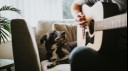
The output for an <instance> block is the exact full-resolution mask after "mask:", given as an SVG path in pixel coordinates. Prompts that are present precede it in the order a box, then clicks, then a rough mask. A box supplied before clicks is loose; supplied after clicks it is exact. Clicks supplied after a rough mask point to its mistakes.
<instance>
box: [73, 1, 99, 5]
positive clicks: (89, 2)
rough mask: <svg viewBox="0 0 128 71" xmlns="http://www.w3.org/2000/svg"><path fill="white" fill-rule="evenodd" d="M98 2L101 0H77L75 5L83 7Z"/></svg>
mask: <svg viewBox="0 0 128 71" xmlns="http://www.w3.org/2000/svg"><path fill="white" fill-rule="evenodd" d="M97 1H100V0H76V1H75V3H76V4H78V5H83V4H94V3H96V2H97Z"/></svg>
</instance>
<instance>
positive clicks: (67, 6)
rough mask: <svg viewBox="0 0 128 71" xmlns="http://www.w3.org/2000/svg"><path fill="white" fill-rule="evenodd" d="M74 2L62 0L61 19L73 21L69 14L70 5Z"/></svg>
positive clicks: (72, 0)
mask: <svg viewBox="0 0 128 71" xmlns="http://www.w3.org/2000/svg"><path fill="white" fill-rule="evenodd" d="M74 1H75V0H63V1H62V6H63V19H73V16H72V14H71V5H72V3H73V2H74Z"/></svg>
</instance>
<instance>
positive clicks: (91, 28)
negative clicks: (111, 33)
mask: <svg viewBox="0 0 128 71" xmlns="http://www.w3.org/2000/svg"><path fill="white" fill-rule="evenodd" d="M89 31H90V34H93V33H94V20H91V22H90V25H89Z"/></svg>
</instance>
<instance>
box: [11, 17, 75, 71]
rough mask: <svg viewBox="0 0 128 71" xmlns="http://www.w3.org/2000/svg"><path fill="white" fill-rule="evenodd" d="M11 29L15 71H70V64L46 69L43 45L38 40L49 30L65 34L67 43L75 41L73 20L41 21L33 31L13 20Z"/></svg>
mask: <svg viewBox="0 0 128 71" xmlns="http://www.w3.org/2000/svg"><path fill="white" fill-rule="evenodd" d="M11 27H12V45H13V55H14V62H15V71H70V64H61V65H57V66H55V67H54V68H52V69H47V67H46V66H47V65H48V64H49V62H48V61H47V60H45V59H46V58H45V54H46V50H45V47H44V45H41V44H40V38H41V37H42V36H43V35H44V34H46V33H47V32H49V31H51V30H58V31H65V32H66V34H67V36H68V41H69V42H72V41H76V33H77V32H76V23H75V21H74V20H61V21H48V20H47V21H46V20H42V21H40V22H39V24H38V26H37V27H34V28H33V29H34V30H33V29H32V28H30V27H29V25H28V24H27V23H26V22H25V21H24V20H22V19H14V20H12V21H11ZM33 31H34V32H33ZM34 35H35V36H34ZM35 38H36V39H35Z"/></svg>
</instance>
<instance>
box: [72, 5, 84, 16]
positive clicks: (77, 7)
mask: <svg viewBox="0 0 128 71" xmlns="http://www.w3.org/2000/svg"><path fill="white" fill-rule="evenodd" d="M71 12H72V15H73V16H74V17H76V15H77V14H78V13H79V12H82V5H78V4H76V3H73V4H72V7H71Z"/></svg>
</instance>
